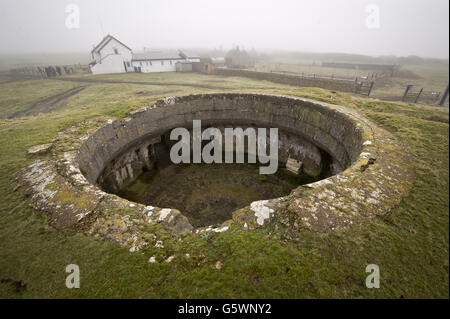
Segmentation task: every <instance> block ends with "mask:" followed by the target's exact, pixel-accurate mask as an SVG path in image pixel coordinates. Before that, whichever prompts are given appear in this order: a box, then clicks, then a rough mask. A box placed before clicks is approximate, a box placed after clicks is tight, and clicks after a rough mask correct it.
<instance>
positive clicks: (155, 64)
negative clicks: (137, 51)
mask: <svg viewBox="0 0 450 319" xmlns="http://www.w3.org/2000/svg"><path fill="white" fill-rule="evenodd" d="M178 61H182V60H153V61H133V62H132V65H133V67H134V66H136V67H141V71H142V72H144V73H150V72H175V71H176V65H175V64H176V63H177V62H178ZM161 62H162V63H161ZM171 62H172V63H171Z"/></svg>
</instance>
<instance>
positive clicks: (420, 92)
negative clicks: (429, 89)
mask: <svg viewBox="0 0 450 319" xmlns="http://www.w3.org/2000/svg"><path fill="white" fill-rule="evenodd" d="M422 91H423V88H421V89H420V91H419V93H418V94H417V96H416V99H415V100H414V103H417V101H419V97H420V94H422Z"/></svg>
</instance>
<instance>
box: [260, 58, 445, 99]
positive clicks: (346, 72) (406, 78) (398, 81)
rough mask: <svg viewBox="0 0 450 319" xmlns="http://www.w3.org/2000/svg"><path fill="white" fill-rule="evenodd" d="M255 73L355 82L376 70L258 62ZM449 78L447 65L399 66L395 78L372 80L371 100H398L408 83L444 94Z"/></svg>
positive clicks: (416, 89)
mask: <svg viewBox="0 0 450 319" xmlns="http://www.w3.org/2000/svg"><path fill="white" fill-rule="evenodd" d="M255 69H256V70H257V71H264V72H270V71H277V70H278V71H288V72H294V73H299V74H302V73H303V74H305V75H313V74H315V75H318V76H327V77H331V76H334V77H342V78H349V79H355V77H358V78H359V77H367V76H370V75H371V74H372V73H380V71H379V70H354V69H344V68H330V67H322V66H320V65H306V64H288V63H260V64H257V65H256V66H255ZM448 75H449V64H448V63H445V62H442V63H423V64H406V65H401V66H398V69H397V71H396V73H395V76H394V77H390V76H383V77H381V78H379V79H378V80H376V81H375V85H374V88H373V90H372V93H371V97H374V98H385V99H389V98H393V100H395V98H401V97H402V95H403V93H404V92H405V88H406V86H407V85H408V84H412V85H414V88H413V91H414V92H418V91H419V90H420V89H421V88H423V89H424V90H425V91H435V92H443V91H444V89H445V87H446V85H447V83H448Z"/></svg>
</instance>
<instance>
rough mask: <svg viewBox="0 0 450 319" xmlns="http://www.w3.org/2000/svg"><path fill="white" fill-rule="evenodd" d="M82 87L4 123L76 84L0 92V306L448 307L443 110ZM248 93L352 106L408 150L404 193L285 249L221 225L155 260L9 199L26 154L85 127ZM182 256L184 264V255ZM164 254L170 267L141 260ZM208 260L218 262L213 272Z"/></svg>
mask: <svg viewBox="0 0 450 319" xmlns="http://www.w3.org/2000/svg"><path fill="white" fill-rule="evenodd" d="M89 79H93V80H98V81H102V80H113V81H125V82H126V81H135V82H146V83H147V84H129V83H100V82H99V83H82V84H83V85H86V86H87V87H86V89H84V90H83V91H81V92H79V93H78V94H76V95H73V96H70V97H69V98H68V99H67V102H66V104H65V105H64V106H62V107H61V108H59V109H57V110H54V111H53V112H51V113H47V114H41V115H38V116H33V117H26V118H16V119H6V117H7V116H8V115H11V114H13V113H15V112H17V111H18V110H21V111H23V110H26V109H27V108H30V107H32V105H34V104H35V103H36V102H39V101H41V100H42V99H44V98H46V97H48V96H50V95H52V94H58V93H61V92H63V91H66V90H67V89H70V88H71V87H73V86H77V85H80V83H78V82H76V81H53V80H33V81H23V82H13V83H3V84H0V101H1V102H0V103H1V104H0V118H1V119H0V192H1V194H2V198H1V200H0V297H3V298H36V297H46V298H63V297H69V298H80V297H82V298H94V297H95V298H105V297H114V298H119V297H126V298H168V297H173V298H218V297H223V298H246V297H255V298H262V297H264V298H317V297H318V298H418V297H423V298H448V297H449V280H448V275H449V250H448V249H449V202H448V195H449V170H448V169H449V153H448V152H449V125H448V116H449V115H448V108H446V109H445V108H436V107H430V106H410V105H408V104H403V103H389V102H383V101H377V100H371V99H364V98H361V97H356V96H351V95H348V94H344V93H331V92H330V91H327V90H322V89H316V88H296V87H291V86H284V85H279V84H274V83H271V82H266V81H256V80H249V79H244V78H228V77H218V76H207V75H200V74H176V73H168V74H126V75H108V76H92V77H89ZM220 91H243V92H246V91H253V92H268V93H278V94H286V95H293V96H301V97H307V98H313V99H317V100H321V101H325V102H328V103H334V104H340V105H344V106H347V107H350V108H354V109H356V110H358V111H359V112H361V113H362V114H364V115H365V116H366V117H368V118H370V119H371V120H372V121H374V122H375V123H377V124H378V125H380V126H382V127H384V128H385V129H387V130H389V131H390V132H392V133H393V134H395V135H396V136H397V137H398V138H399V139H400V140H401V141H403V142H404V143H405V144H406V145H407V146H408V147H409V149H410V151H411V154H412V157H411V162H412V164H413V165H414V168H415V173H416V176H415V184H414V187H413V189H412V190H411V192H410V194H409V195H408V196H407V197H405V198H404V199H403V200H402V202H401V204H400V205H399V206H398V207H397V208H395V209H394V210H392V211H391V212H390V213H389V214H388V215H386V216H384V217H378V218H374V219H371V220H370V221H368V222H367V223H366V224H364V225H361V226H355V227H352V228H349V229H345V230H340V231H335V232H331V233H328V234H317V233H310V232H304V233H302V234H301V235H300V241H299V242H285V241H282V240H280V239H279V238H277V237H276V236H274V235H270V234H268V233H267V231H265V230H258V231H247V230H244V229H241V228H239V227H232V228H231V229H230V230H229V231H227V232H223V233H214V234H210V235H208V236H196V235H185V236H183V237H182V240H176V239H173V238H169V237H167V238H164V243H165V250H164V251H162V250H161V249H158V248H154V247H149V248H147V249H144V250H143V251H141V252H136V253H130V252H128V250H126V249H123V248H121V247H119V246H118V245H116V244H113V243H112V242H109V241H106V240H101V239H96V238H90V237H87V236H85V235H82V234H80V233H71V232H62V231H58V230H55V229H53V228H51V227H49V226H47V223H46V218H45V216H42V215H40V214H39V213H38V212H37V211H35V210H34V209H32V208H30V207H29V206H28V204H27V201H26V199H25V197H24V195H23V194H22V193H21V192H20V191H14V189H15V187H16V182H15V174H16V172H17V171H18V170H19V169H21V168H23V167H25V166H26V165H27V164H30V163H31V162H32V160H33V158H30V157H29V156H27V155H26V150H27V149H28V148H29V147H31V146H33V145H36V144H42V143H48V142H50V141H51V140H52V139H53V138H54V137H55V136H56V134H57V133H58V131H60V130H63V129H65V128H68V127H70V126H72V125H74V124H76V123H79V122H81V121H84V120H87V119H91V118H94V117H100V116H103V117H115V118H118V119H120V118H124V117H125V116H126V114H127V113H128V112H130V111H131V110H134V109H137V108H139V107H141V106H143V105H146V104H150V103H153V102H154V101H156V99H157V98H158V97H160V96H164V95H177V94H187V93H198V92H220ZM186 253H188V254H189V255H190V257H186V255H185V254H186ZM152 255H155V256H156V257H157V260H162V259H164V258H167V257H168V256H169V255H175V259H174V260H173V261H172V262H171V263H163V262H162V263H154V264H151V263H149V262H148V259H149V257H150V256H152ZM217 261H221V262H222V263H223V267H222V268H221V269H220V270H218V269H216V268H215V267H214V265H215V264H216V262H217ZM373 263H374V264H377V265H379V267H380V273H381V287H380V289H367V288H366V287H365V278H366V276H367V273H365V268H366V266H367V265H368V264H373ZM68 264H77V265H79V266H80V271H81V288H80V289H67V288H66V286H65V278H66V275H67V274H66V273H65V267H66V265H68Z"/></svg>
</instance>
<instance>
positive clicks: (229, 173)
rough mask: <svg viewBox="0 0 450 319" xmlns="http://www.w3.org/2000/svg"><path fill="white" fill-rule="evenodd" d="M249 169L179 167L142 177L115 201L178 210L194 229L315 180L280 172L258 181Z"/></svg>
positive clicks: (255, 172) (241, 166) (255, 170)
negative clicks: (123, 200)
mask: <svg viewBox="0 0 450 319" xmlns="http://www.w3.org/2000/svg"><path fill="white" fill-rule="evenodd" d="M258 167H259V166H257V165H252V164H178V165H171V166H169V167H166V168H164V169H158V170H152V171H150V172H145V173H143V174H141V175H140V176H139V177H138V179H137V180H135V181H134V182H133V183H132V184H131V185H129V186H128V187H127V188H125V189H123V190H122V191H121V192H120V193H119V194H118V195H119V196H121V197H123V198H126V199H128V200H132V201H135V202H139V203H142V204H145V205H152V206H157V207H161V208H168V207H170V208H176V209H178V210H180V211H181V212H182V213H183V214H184V215H185V216H186V217H188V219H189V221H190V222H191V224H192V225H193V226H194V227H200V226H207V225H214V224H218V223H221V222H224V221H225V220H227V219H230V218H231V213H232V212H233V211H234V210H236V209H239V208H242V207H245V206H247V205H249V204H250V203H251V202H252V201H255V200H262V199H270V198H276V197H280V196H285V195H288V194H289V193H290V192H291V190H292V189H294V188H296V187H297V186H299V185H301V184H306V183H310V182H313V181H314V180H315V179H314V178H312V177H310V176H308V175H306V174H300V175H294V174H292V173H290V172H288V171H286V169H284V168H279V169H278V172H277V173H276V174H273V175H260V174H259V168H258Z"/></svg>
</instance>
